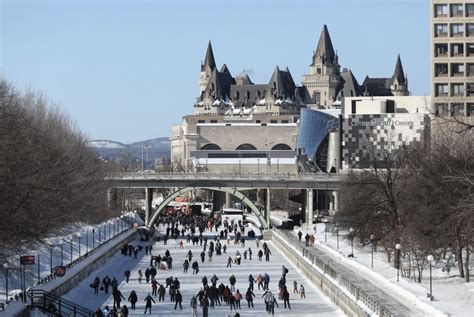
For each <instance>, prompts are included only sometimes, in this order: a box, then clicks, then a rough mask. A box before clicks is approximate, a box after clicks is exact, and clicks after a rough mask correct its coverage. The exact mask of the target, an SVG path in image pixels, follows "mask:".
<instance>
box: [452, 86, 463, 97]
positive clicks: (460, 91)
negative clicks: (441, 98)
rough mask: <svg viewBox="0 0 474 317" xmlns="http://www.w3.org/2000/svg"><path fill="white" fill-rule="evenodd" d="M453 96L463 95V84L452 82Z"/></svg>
mask: <svg viewBox="0 0 474 317" xmlns="http://www.w3.org/2000/svg"><path fill="white" fill-rule="evenodd" d="M451 87H452V95H453V96H464V84H452V86H451Z"/></svg>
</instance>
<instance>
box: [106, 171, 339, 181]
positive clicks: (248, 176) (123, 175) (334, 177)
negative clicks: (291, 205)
mask: <svg viewBox="0 0 474 317" xmlns="http://www.w3.org/2000/svg"><path fill="white" fill-rule="evenodd" d="M339 178H340V176H339V174H323V173H301V174H291V173H278V172H271V173H265V172H262V173H252V172H247V173H223V172H222V173H211V172H194V173H193V172H118V173H111V174H109V175H108V179H137V180H142V179H150V180H153V179H170V180H173V179H175V180H192V179H216V180H219V179H236V180H237V179H238V180H276V181H278V180H281V181H291V180H297V181H299V180H301V181H308V180H316V181H338V180H339Z"/></svg>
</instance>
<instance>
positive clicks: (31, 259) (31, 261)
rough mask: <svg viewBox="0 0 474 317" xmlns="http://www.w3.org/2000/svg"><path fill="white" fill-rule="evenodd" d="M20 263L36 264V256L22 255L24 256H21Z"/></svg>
mask: <svg viewBox="0 0 474 317" xmlns="http://www.w3.org/2000/svg"><path fill="white" fill-rule="evenodd" d="M20 264H21V265H30V264H35V256H34V255H22V256H20Z"/></svg>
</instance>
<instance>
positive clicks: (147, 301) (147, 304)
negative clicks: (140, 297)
mask: <svg viewBox="0 0 474 317" xmlns="http://www.w3.org/2000/svg"><path fill="white" fill-rule="evenodd" d="M151 302H153V303H156V302H155V300H154V299H153V297H151V295H150V293H148V296H147V297H145V312H144V313H143V314H146V311H147V310H148V309H149V310H150V314H151V305H152V304H151Z"/></svg>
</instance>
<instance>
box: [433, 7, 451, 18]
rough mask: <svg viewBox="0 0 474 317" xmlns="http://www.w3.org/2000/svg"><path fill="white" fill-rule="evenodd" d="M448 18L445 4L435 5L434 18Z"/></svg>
mask: <svg viewBox="0 0 474 317" xmlns="http://www.w3.org/2000/svg"><path fill="white" fill-rule="evenodd" d="M445 16H448V5H447V4H435V17H445Z"/></svg>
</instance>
